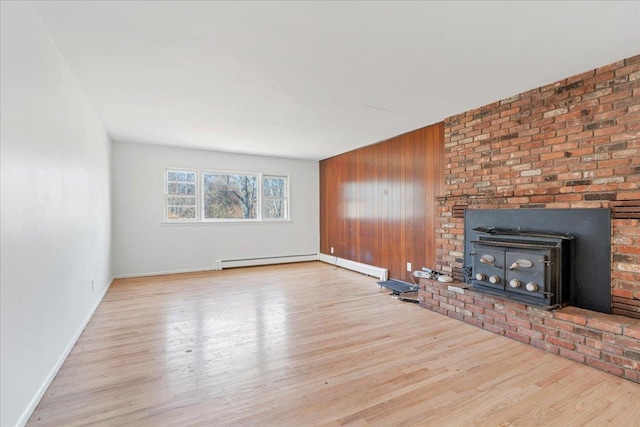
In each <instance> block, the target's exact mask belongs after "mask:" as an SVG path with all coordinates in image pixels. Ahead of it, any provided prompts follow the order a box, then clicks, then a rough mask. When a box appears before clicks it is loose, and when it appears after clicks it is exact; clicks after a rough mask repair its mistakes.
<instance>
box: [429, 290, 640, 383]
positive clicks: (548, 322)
mask: <svg viewBox="0 0 640 427" xmlns="http://www.w3.org/2000/svg"><path fill="white" fill-rule="evenodd" d="M420 284H421V290H420V292H419V303H420V306H421V307H423V308H426V309H429V310H432V311H435V312H438V313H441V314H444V315H446V316H449V317H451V318H454V319H457V320H460V321H463V322H465V323H468V324H471V325H474V326H476V327H479V328H482V329H485V330H488V331H490V332H494V333H496V334H499V335H503V336H506V337H508V338H511V339H514V340H516V341H520V342H523V343H525V344H529V345H532V346H534V347H536V348H539V349H542V350H545V351H548V352H550V353H553V354H557V355H559V356H562V357H565V358H568V359H571V360H574V361H577V362H579V363H582V364H585V365H589V366H592V367H594V368H597V369H600V370H602V371H605V372H609V373H611V374H614V375H617V376H620V377H622V378H626V379H628V380H631V381H634V382H637V383H640V320H636V319H633V318H629V317H626V316H619V315H615V314H613V315H611V314H604V313H598V312H594V311H590V310H585V309H581V308H577V307H564V308H561V309H557V310H544V309H541V308H537V307H535V306H528V305H526V304H523V303H519V302H514V301H510V300H507V299H504V298H501V297H498V296H494V295H489V294H485V293H483V292H479V291H477V290H474V289H470V288H469V286H468V285H467V284H465V283H462V282H452V283H441V282H438V281H435V280H429V279H421V280H420Z"/></svg>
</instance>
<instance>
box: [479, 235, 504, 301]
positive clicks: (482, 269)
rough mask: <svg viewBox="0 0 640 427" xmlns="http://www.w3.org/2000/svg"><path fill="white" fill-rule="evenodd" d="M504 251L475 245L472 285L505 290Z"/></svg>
mask: <svg viewBox="0 0 640 427" xmlns="http://www.w3.org/2000/svg"><path fill="white" fill-rule="evenodd" d="M504 255H505V251H504V249H499V248H498V249H496V248H495V247H492V246H484V245H482V244H474V250H473V278H472V280H471V283H472V284H474V285H480V286H482V287H487V288H492V289H500V290H504V289H505V281H504Z"/></svg>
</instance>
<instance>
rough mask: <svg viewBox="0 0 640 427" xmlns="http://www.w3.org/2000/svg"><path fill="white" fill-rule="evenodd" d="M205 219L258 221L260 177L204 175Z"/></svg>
mask: <svg viewBox="0 0 640 427" xmlns="http://www.w3.org/2000/svg"><path fill="white" fill-rule="evenodd" d="M202 190H203V196H204V217H205V218H207V219H256V218H257V217H258V216H257V210H256V205H257V204H258V177H257V176H255V175H240V174H216V173H204V174H203V189H202Z"/></svg>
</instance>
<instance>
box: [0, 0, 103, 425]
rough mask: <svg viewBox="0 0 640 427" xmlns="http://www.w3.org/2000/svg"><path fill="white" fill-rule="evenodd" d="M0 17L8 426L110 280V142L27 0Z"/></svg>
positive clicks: (26, 410)
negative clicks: (92, 286) (92, 285)
mask: <svg viewBox="0 0 640 427" xmlns="http://www.w3.org/2000/svg"><path fill="white" fill-rule="evenodd" d="M0 15H1V16H2V18H1V19H2V20H1V26H0V27H1V31H2V33H1V50H0V51H1V55H2V60H1V69H0V75H1V87H0V91H1V97H2V104H1V114H2V116H1V119H0V121H1V154H0V157H1V167H0V169H1V171H2V177H1V179H2V180H1V186H2V191H1V197H2V203H1V218H2V219H1V234H2V244H1V265H2V267H1V300H2V303H1V307H2V309H1V322H0V323H1V324H2V327H1V340H2V343H1V360H2V361H1V368H0V369H1V371H0V372H1V383H2V385H1V391H0V392H1V400H0V407H1V410H0V412H1V417H0V425H2V426H3V427H4V426H14V425H19V424H22V423H24V422H25V421H26V419H27V417H28V416H29V415H30V413H31V411H32V410H33V406H34V405H35V404H36V403H37V401H38V400H39V398H40V396H41V393H42V392H43V391H44V388H45V387H46V386H47V385H48V383H49V381H50V380H51V379H52V378H53V375H54V374H55V373H56V372H57V369H58V368H59V366H60V364H61V362H62V361H63V359H64V357H65V356H66V354H67V352H68V351H69V350H70V348H71V346H72V345H73V343H74V342H75V340H76V339H77V337H78V336H79V334H80V333H81V332H82V328H83V326H84V324H85V322H86V321H87V319H88V317H89V316H90V315H91V314H92V313H93V310H94V308H95V306H96V305H97V304H98V303H99V301H100V299H101V297H102V295H103V293H104V291H106V289H107V287H108V285H109V282H110V278H111V271H110V244H111V243H110V238H111V214H110V191H111V189H110V157H111V153H110V149H111V148H110V145H111V144H110V141H109V138H108V137H107V134H106V132H105V130H104V128H103V126H102V124H101V123H100V121H99V120H98V118H97V117H96V114H95V113H94V111H93V110H92V108H91V106H90V105H89V103H88V102H87V99H86V98H85V96H84V94H83V92H82V90H81V89H80V88H79V86H78V84H77V83H76V81H75V79H74V77H73V76H72V74H71V72H70V71H69V69H68V67H67V65H66V63H65V62H64V60H63V59H62V58H61V57H60V55H59V53H58V51H57V50H56V48H55V47H54V45H53V44H52V43H51V41H50V39H49V37H48V35H47V33H46V31H45V29H44V28H43V27H42V25H41V24H40V22H39V20H38V18H37V16H36V15H35V14H34V12H33V11H32V9H31V7H30V6H29V4H28V3H26V2H24V3H23V2H4V1H3V2H2V3H1V13H0ZM91 281H93V282H94V289H93V290H92V289H91Z"/></svg>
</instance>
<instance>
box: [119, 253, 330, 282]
mask: <svg viewBox="0 0 640 427" xmlns="http://www.w3.org/2000/svg"><path fill="white" fill-rule="evenodd" d="M317 260H318V254H306V255H287V256H277V257H262V258H240V259H228V260H220V259H217V260H216V265H214V266H211V267H204V268H188V269H184V270H165V271H153V272H149V273H130V274H116V275H115V276H114V277H115V278H116V279H131V278H135V277H147V276H165V275H167V274H183V273H201V272H203V271H217V270H222V269H224V268H235V267H256V266H259V265H275V264H289V263H294V262H307V261H317Z"/></svg>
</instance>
